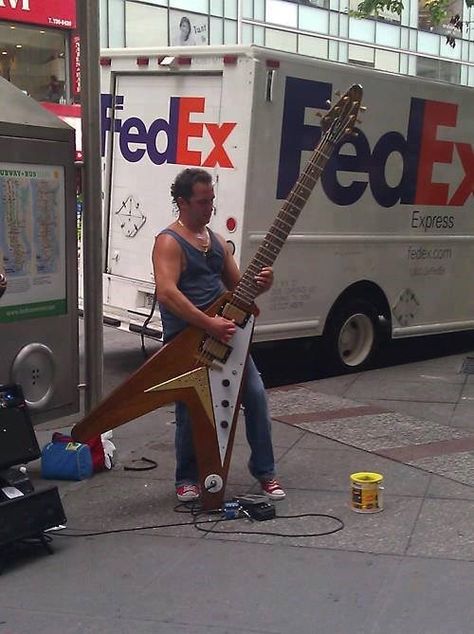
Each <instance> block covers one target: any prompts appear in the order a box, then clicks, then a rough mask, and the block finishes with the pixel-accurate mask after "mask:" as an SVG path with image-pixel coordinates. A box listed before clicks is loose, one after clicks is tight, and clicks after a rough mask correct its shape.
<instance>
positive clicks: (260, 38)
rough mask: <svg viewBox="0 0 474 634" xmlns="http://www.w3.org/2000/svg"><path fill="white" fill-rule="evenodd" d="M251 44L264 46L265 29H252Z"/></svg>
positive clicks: (261, 27) (256, 27)
mask: <svg viewBox="0 0 474 634" xmlns="http://www.w3.org/2000/svg"><path fill="white" fill-rule="evenodd" d="M253 42H254V44H257V45H258V46H265V29H264V28H263V26H254V27H253Z"/></svg>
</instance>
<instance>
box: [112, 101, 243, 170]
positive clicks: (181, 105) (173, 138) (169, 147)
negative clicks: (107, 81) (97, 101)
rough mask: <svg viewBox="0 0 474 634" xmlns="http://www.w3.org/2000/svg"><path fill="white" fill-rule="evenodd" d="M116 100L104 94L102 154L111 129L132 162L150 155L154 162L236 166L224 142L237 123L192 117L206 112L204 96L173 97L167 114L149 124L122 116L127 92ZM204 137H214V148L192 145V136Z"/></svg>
mask: <svg viewBox="0 0 474 634" xmlns="http://www.w3.org/2000/svg"><path fill="white" fill-rule="evenodd" d="M113 101H114V99H113V97H112V95H109V94H103V95H101V121H102V127H101V132H102V156H104V155H105V147H106V135H107V133H108V132H112V133H115V134H117V135H118V143H119V148H120V152H121V154H122V156H123V158H124V159H125V160H126V161H129V162H130V163H136V162H138V161H140V160H141V159H142V158H143V157H144V156H145V155H147V156H148V158H149V159H150V161H151V162H152V163H154V164H155V165H163V163H174V164H177V165H196V166H200V167H216V166H219V167H234V165H233V163H232V161H231V159H230V157H229V155H228V153H227V150H226V149H225V147H224V144H225V142H226V141H227V139H228V137H229V136H230V134H231V132H232V130H233V129H234V128H235V126H236V123H231V122H224V123H210V122H203V123H201V122H196V121H192V117H193V115H195V114H202V113H204V112H205V108H206V100H205V98H204V97H170V101H169V112H168V118H167V119H155V120H154V121H152V122H151V123H150V124H149V125H147V124H146V123H145V122H144V121H143V120H142V119H140V118H139V117H129V118H128V119H122V118H121V117H120V111H121V110H123V108H124V102H125V97H124V96H116V97H115V104H114V103H113ZM114 110H115V112H114ZM112 113H114V117H112ZM112 119H113V122H114V125H113V130H112ZM204 138H206V140H207V141H211V146H212V149H211V150H210V151H209V152H206V153H203V152H201V151H199V150H192V149H190V148H189V142H190V140H191V139H204ZM163 141H166V142H165V143H163Z"/></svg>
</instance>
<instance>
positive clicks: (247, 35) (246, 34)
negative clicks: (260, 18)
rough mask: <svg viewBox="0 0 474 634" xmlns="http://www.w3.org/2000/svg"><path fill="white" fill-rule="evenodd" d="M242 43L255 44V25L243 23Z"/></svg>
mask: <svg viewBox="0 0 474 634" xmlns="http://www.w3.org/2000/svg"><path fill="white" fill-rule="evenodd" d="M242 44H253V26H251V25H250V24H242Z"/></svg>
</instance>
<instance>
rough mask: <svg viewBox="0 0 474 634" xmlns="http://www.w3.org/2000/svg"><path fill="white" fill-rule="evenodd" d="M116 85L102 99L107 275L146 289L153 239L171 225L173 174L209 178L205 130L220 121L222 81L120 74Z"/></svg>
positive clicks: (150, 273)
mask: <svg viewBox="0 0 474 634" xmlns="http://www.w3.org/2000/svg"><path fill="white" fill-rule="evenodd" d="M114 83H115V89H114V95H113V96H111V97H110V96H107V95H104V96H103V99H104V98H105V99H108V98H109V107H108V108H106V109H105V110H103V113H105V115H103V142H104V145H105V151H106V155H107V160H106V183H105V213H106V224H107V229H108V244H107V253H106V265H107V273H109V274H112V275H116V276H121V277H123V278H131V279H133V280H135V281H139V282H140V281H141V282H145V283H151V282H152V281H153V270H152V265H151V250H152V246H153V240H154V237H155V235H156V234H157V233H159V232H160V231H161V230H162V229H163V228H164V227H165V226H167V225H168V224H170V223H171V222H172V221H173V220H174V219H175V218H176V211H177V210H176V209H174V208H173V204H172V200H171V195H170V185H171V183H172V182H173V180H174V178H175V176H176V174H177V173H178V172H179V171H181V170H182V169H184V168H185V167H200V166H202V167H204V168H205V169H209V170H210V171H211V172H213V170H214V166H213V165H212V161H210V163H211V166H210V167H208V166H207V165H206V159H207V158H208V157H209V156H210V154H211V152H212V150H213V148H214V142H213V139H212V136H211V135H210V134H209V132H208V129H207V127H206V122H213V123H219V122H220V121H221V91H222V76H221V74H209V75H203V74H201V73H200V74H190V73H187V74H184V75H183V73H182V72H180V74H179V75H178V74H173V73H172V72H171V73H170V74H169V75H166V76H163V74H160V75H155V74H150V73H149V72H148V73H147V74H146V75H145V74H123V75H120V74H118V75H117V76H115V82H114ZM113 104H115V107H113ZM110 130H114V133H113V134H112V135H111V133H110ZM217 196H218V192H217V186H216V201H217ZM211 226H212V220H211Z"/></svg>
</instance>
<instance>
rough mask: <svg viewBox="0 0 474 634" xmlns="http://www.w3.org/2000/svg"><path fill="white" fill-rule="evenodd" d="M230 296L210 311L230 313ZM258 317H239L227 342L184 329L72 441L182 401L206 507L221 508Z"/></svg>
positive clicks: (100, 407) (83, 424)
mask: <svg viewBox="0 0 474 634" xmlns="http://www.w3.org/2000/svg"><path fill="white" fill-rule="evenodd" d="M230 297H231V295H230V294H229V293H226V294H224V295H222V296H221V297H220V298H219V299H218V300H217V301H216V302H215V303H214V304H213V305H212V306H211V307H210V308H209V309H208V310H207V311H206V313H207V314H208V315H211V316H214V315H217V314H226V308H227V307H228V301H229V299H230ZM255 313H256V308H255V306H254V307H253V308H252V309H250V310H244V311H241V312H240V313H239V318H238V319H236V322H237V325H238V326H239V327H238V328H237V329H236V333H235V334H234V336H233V337H232V339H231V341H230V342H229V343H228V344H220V343H219V342H217V341H215V340H212V339H211V338H210V337H208V335H207V334H206V333H205V332H204V331H203V330H200V329H199V328H194V327H188V328H186V329H185V330H183V331H182V332H181V333H180V334H179V335H177V336H176V337H175V338H174V339H173V340H172V341H170V342H169V343H168V344H166V345H165V346H163V348H161V350H159V351H158V352H156V353H155V354H154V355H153V356H152V357H150V359H148V360H147V361H146V362H145V363H144V364H143V365H142V366H141V367H140V368H139V369H138V370H137V371H136V372H135V373H134V374H132V376H131V377H130V378H129V379H127V380H126V381H125V382H124V383H123V384H122V385H120V386H119V387H118V388H116V389H115V390H114V391H113V392H112V393H111V394H110V395H109V396H108V397H107V398H106V399H105V400H104V401H102V402H101V403H100V404H99V405H98V406H97V407H96V408H95V409H94V410H93V411H92V412H90V413H89V414H88V415H87V416H86V417H85V418H84V419H83V420H82V421H81V422H79V423H78V424H77V425H75V426H74V428H73V429H72V432H71V433H72V437H73V438H74V440H76V441H78V442H84V441H86V440H88V439H89V438H91V437H92V436H96V435H98V434H101V433H104V432H106V431H108V430H110V429H115V428H116V427H118V426H119V425H123V424H124V423H126V422H128V421H130V420H133V419H135V418H138V417H139V416H142V415H143V414H146V413H147V412H151V411H153V410H155V409H157V408H159V407H162V406H163V405H167V404H169V403H172V402H175V401H182V402H183V403H185V404H186V405H187V407H188V409H189V412H190V416H191V421H192V432H193V440H194V447H195V452H196V459H197V464H198V472H199V484H200V486H201V492H202V493H201V496H202V497H201V499H202V503H203V506H204V508H205V509H207V510H209V509H216V508H220V507H221V505H222V500H223V496H224V490H225V483H226V481H227V475H228V472H229V466H230V457H231V453H232V445H233V441H234V435H235V426H236V423H237V418H238V414H239V408H240V401H241V388H242V381H243V378H244V371H245V365H246V361H247V357H248V350H249V346H250V341H251V338H252V333H253V327H254V322H255ZM239 321H240V322H241V323H240V324H239Z"/></svg>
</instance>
